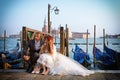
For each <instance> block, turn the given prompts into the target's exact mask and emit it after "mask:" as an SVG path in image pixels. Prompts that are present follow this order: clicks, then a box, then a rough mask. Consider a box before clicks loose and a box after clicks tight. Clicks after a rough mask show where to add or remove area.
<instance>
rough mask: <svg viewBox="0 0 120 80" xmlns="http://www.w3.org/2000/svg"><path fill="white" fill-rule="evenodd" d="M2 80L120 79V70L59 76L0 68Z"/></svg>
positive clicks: (0, 79) (0, 78)
mask: <svg viewBox="0 0 120 80" xmlns="http://www.w3.org/2000/svg"><path fill="white" fill-rule="evenodd" d="M0 80H120V70H116V71H112V70H111V71H110V70H108V71H104V70H96V71H95V74H92V75H90V76H86V77H82V76H59V75H55V76H52V75H41V74H31V73H27V72H25V70H15V69H14V70H4V71H2V70H0Z"/></svg>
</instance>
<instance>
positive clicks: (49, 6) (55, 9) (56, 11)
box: [48, 4, 59, 33]
mask: <svg viewBox="0 0 120 80" xmlns="http://www.w3.org/2000/svg"><path fill="white" fill-rule="evenodd" d="M50 10H51V11H53V10H54V12H55V14H56V15H58V14H59V9H58V8H57V7H56V6H55V7H53V8H52V9H51V5H50V4H48V33H50V32H51V22H50Z"/></svg>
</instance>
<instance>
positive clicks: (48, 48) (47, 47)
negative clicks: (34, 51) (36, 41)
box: [41, 36, 53, 54]
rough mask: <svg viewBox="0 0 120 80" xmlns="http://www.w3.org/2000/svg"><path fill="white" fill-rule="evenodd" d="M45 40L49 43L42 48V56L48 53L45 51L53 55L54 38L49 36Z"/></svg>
mask: <svg viewBox="0 0 120 80" xmlns="http://www.w3.org/2000/svg"><path fill="white" fill-rule="evenodd" d="M44 39H45V40H47V41H46V42H45V43H44V44H43V45H42V47H41V54H42V53H46V52H45V51H47V52H48V53H50V54H53V37H52V36H47V37H45V38H44Z"/></svg>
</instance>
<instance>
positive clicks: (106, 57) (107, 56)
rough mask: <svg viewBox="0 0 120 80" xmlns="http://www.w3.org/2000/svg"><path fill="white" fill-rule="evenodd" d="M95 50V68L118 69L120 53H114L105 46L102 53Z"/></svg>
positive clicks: (119, 67) (119, 66)
mask: <svg viewBox="0 0 120 80" xmlns="http://www.w3.org/2000/svg"><path fill="white" fill-rule="evenodd" d="M94 50H95V59H96V61H95V62H96V66H97V67H98V68H100V69H104V70H117V69H120V53H119V52H116V51H114V50H112V49H110V48H108V47H107V46H106V45H105V46H104V51H103V52H102V51H100V50H99V49H98V48H96V47H95V48H93V52H94Z"/></svg>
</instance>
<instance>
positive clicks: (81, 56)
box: [72, 45, 91, 67]
mask: <svg viewBox="0 0 120 80" xmlns="http://www.w3.org/2000/svg"><path fill="white" fill-rule="evenodd" d="M72 52H73V53H74V55H73V59H74V60H75V61H77V62H79V63H80V64H82V65H83V66H85V67H88V66H90V65H91V61H90V57H89V55H88V54H87V53H85V52H84V51H83V50H82V49H81V48H80V47H79V46H78V45H76V46H75V50H74V51H73V50H72Z"/></svg>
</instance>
